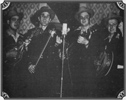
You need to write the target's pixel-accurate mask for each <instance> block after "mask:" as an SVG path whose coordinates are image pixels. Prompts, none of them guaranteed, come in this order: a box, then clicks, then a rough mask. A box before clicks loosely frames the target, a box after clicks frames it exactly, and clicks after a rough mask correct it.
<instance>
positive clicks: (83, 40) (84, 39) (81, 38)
mask: <svg viewBox="0 0 126 100" xmlns="http://www.w3.org/2000/svg"><path fill="white" fill-rule="evenodd" d="M77 42H78V43H80V44H85V45H88V43H89V41H88V40H87V39H86V38H84V37H82V36H79V38H78V40H77Z"/></svg>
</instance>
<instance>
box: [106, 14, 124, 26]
mask: <svg viewBox="0 0 126 100" xmlns="http://www.w3.org/2000/svg"><path fill="white" fill-rule="evenodd" d="M110 19H116V20H117V21H118V23H120V22H121V21H122V17H121V16H119V15H117V14H116V13H113V12H112V13H110V14H108V15H107V17H106V18H105V20H104V21H105V24H106V25H108V21H109V20H110Z"/></svg>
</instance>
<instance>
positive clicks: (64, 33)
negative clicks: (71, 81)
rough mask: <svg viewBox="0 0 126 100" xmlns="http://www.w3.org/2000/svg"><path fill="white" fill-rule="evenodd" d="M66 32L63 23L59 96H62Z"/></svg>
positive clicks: (65, 26) (65, 25)
mask: <svg viewBox="0 0 126 100" xmlns="http://www.w3.org/2000/svg"><path fill="white" fill-rule="evenodd" d="M66 34H67V24H63V31H62V35H63V50H62V69H61V87H60V98H62V97H63V70H64V59H65V36H66Z"/></svg>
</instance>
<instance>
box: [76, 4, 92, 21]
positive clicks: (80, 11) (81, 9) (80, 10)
mask: <svg viewBox="0 0 126 100" xmlns="http://www.w3.org/2000/svg"><path fill="white" fill-rule="evenodd" d="M82 12H87V13H88V14H89V16H90V18H91V17H93V15H94V11H93V10H92V9H89V8H86V7H84V6H82V7H80V9H79V11H78V12H77V13H76V14H75V18H76V19H77V20H78V21H79V16H80V14H81V13H82Z"/></svg>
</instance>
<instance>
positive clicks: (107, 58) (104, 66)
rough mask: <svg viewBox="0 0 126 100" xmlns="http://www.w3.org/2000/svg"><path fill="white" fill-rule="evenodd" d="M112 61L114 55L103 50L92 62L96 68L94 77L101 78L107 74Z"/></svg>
mask: <svg viewBox="0 0 126 100" xmlns="http://www.w3.org/2000/svg"><path fill="white" fill-rule="evenodd" d="M113 61H114V53H113V52H112V51H107V50H104V51H102V52H100V53H99V55H98V56H97V57H96V59H95V60H94V65H95V68H96V76H97V77H103V76H106V75H108V74H109V72H110V70H111V68H112V65H113Z"/></svg>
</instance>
